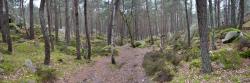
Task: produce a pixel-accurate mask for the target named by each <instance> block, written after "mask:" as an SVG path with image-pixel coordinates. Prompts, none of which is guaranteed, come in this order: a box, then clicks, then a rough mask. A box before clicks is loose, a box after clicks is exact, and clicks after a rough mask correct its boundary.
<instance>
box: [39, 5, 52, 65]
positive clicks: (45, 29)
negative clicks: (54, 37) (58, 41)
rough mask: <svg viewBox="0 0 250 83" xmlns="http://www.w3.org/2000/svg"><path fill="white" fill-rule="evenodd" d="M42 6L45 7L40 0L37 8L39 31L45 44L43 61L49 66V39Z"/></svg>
mask: <svg viewBox="0 0 250 83" xmlns="http://www.w3.org/2000/svg"><path fill="white" fill-rule="evenodd" d="M44 6H45V0H41V4H40V8H39V14H40V23H41V31H42V33H43V38H44V43H45V59H44V64H45V65H49V64H50V39H49V35H48V29H47V28H46V26H45V25H46V23H45V18H44V17H45V15H44Z"/></svg>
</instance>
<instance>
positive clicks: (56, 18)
mask: <svg viewBox="0 0 250 83" xmlns="http://www.w3.org/2000/svg"><path fill="white" fill-rule="evenodd" d="M58 2H59V1H58V0H55V3H54V4H55V5H54V12H55V39H56V41H59V39H58V31H59V22H58V14H60V12H59V6H58V5H56V4H58ZM59 16H60V15H59ZM60 18H61V17H60Z"/></svg>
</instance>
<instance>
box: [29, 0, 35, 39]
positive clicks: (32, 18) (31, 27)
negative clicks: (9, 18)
mask: <svg viewBox="0 0 250 83" xmlns="http://www.w3.org/2000/svg"><path fill="white" fill-rule="evenodd" d="M29 5H30V39H31V40H32V39H34V38H35V32H34V16H33V8H34V5H33V0H30V4H29Z"/></svg>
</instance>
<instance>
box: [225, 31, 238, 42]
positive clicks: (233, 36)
mask: <svg viewBox="0 0 250 83" xmlns="http://www.w3.org/2000/svg"><path fill="white" fill-rule="evenodd" d="M240 34H241V32H240V31H230V32H228V33H227V34H226V36H225V37H224V39H222V42H223V43H224V44H225V43H231V42H232V41H234V40H235V39H236V38H238V37H240Z"/></svg>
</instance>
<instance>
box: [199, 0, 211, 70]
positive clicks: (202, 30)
mask: <svg viewBox="0 0 250 83" xmlns="http://www.w3.org/2000/svg"><path fill="white" fill-rule="evenodd" d="M196 7H197V16H198V27H199V34H200V39H201V40H200V41H201V42H200V47H201V59H202V60H201V61H202V68H201V70H202V72H203V73H210V72H212V66H211V60H210V56H209V53H208V25H207V0H196Z"/></svg>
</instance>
